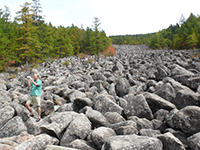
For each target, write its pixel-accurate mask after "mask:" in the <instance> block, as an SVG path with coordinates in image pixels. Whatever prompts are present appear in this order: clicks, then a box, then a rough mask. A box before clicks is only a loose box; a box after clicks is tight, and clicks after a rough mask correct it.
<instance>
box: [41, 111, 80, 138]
mask: <svg viewBox="0 0 200 150" xmlns="http://www.w3.org/2000/svg"><path fill="white" fill-rule="evenodd" d="M77 115H78V114H77V113H76V112H73V111H68V112H56V113H54V114H51V115H50V116H49V122H50V124H43V125H41V126H40V129H41V130H42V131H44V132H46V133H48V134H49V135H53V136H55V137H57V138H59V139H61V137H62V136H63V134H64V131H65V129H66V128H67V127H68V126H69V124H70V123H71V122H72V121H73V120H74V119H75V118H76V116H77Z"/></svg>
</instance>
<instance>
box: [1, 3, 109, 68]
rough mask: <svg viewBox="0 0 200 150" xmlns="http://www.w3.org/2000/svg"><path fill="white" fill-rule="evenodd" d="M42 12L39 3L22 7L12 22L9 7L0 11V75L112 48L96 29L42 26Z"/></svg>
mask: <svg viewBox="0 0 200 150" xmlns="http://www.w3.org/2000/svg"><path fill="white" fill-rule="evenodd" d="M41 12H42V7H41V4H40V0H32V4H31V3H25V4H23V5H22V8H21V10H20V11H18V12H17V16H16V17H15V19H14V21H11V20H10V11H9V9H8V7H6V6H5V8H4V9H0V71H1V70H4V69H6V67H8V66H11V67H12V66H13V67H18V66H20V65H24V64H27V66H28V63H30V64H32V65H31V66H34V65H36V64H38V63H41V62H42V61H46V60H54V59H56V58H62V57H67V56H73V55H78V54H80V53H84V54H97V49H98V50H99V51H100V52H101V51H103V50H106V49H107V48H108V46H109V45H111V44H112V42H111V39H110V38H108V37H107V36H106V33H105V32H104V31H99V27H97V30H93V29H92V28H89V27H87V29H86V30H85V29H83V28H82V27H81V28H78V27H77V26H74V25H73V24H72V26H71V27H63V26H59V27H55V26H53V25H52V24H51V23H45V19H44V18H43V16H41ZM98 24H100V23H99V22H98ZM26 68H27V67H26Z"/></svg>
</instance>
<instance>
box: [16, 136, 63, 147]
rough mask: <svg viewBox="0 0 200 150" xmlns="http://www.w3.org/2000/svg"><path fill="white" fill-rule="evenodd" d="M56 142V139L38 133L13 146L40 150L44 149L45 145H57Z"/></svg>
mask: <svg viewBox="0 0 200 150" xmlns="http://www.w3.org/2000/svg"><path fill="white" fill-rule="evenodd" d="M58 143H59V141H58V139H56V138H54V137H51V136H49V135H47V134H40V135H37V136H35V137H34V138H32V139H30V140H28V141H25V142H23V143H21V144H19V145H18V146H16V147H15V150H27V149H28V150H36V149H38V150H42V149H45V147H46V146H47V145H53V144H55V145H57V144H58Z"/></svg>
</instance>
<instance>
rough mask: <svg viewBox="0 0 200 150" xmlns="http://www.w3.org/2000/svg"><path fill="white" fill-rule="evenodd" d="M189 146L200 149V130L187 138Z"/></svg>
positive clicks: (195, 149)
mask: <svg viewBox="0 0 200 150" xmlns="http://www.w3.org/2000/svg"><path fill="white" fill-rule="evenodd" d="M187 141H188V148H190V149H191V150H199V149H200V132H198V133H196V134H194V135H192V136H190V137H188V138H187Z"/></svg>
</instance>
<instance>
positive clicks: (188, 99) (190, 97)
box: [173, 89, 200, 109]
mask: <svg viewBox="0 0 200 150" xmlns="http://www.w3.org/2000/svg"><path fill="white" fill-rule="evenodd" d="M199 97H200V94H198V93H194V92H193V91H192V90H188V89H184V90H180V91H178V92H177V93H176V97H175V99H174V102H173V103H174V104H175V105H176V107H177V108H178V109H182V108H184V107H185V106H194V105H195V106H200V99H199Z"/></svg>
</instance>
